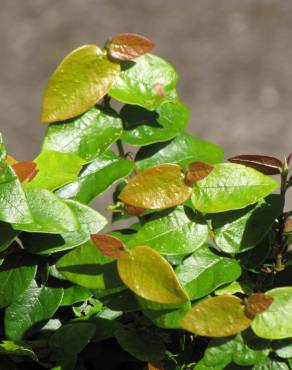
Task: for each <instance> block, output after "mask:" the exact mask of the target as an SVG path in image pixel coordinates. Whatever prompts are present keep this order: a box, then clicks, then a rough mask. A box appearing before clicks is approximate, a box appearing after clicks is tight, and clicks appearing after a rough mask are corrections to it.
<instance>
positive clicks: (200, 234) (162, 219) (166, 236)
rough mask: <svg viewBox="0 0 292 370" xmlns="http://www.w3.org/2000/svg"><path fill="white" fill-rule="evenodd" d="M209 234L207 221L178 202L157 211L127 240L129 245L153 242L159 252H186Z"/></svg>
mask: <svg viewBox="0 0 292 370" xmlns="http://www.w3.org/2000/svg"><path fill="white" fill-rule="evenodd" d="M207 238H208V227H207V225H206V224H205V223H204V222H203V221H201V220H199V219H198V217H196V216H195V215H194V213H193V212H192V211H191V209H189V208H187V207H182V206H178V207H177V208H176V209H175V210H171V211H169V210H167V211H163V212H160V213H157V214H155V215H154V217H152V218H150V220H149V221H148V222H146V223H145V224H144V225H143V226H142V227H141V229H139V231H138V232H137V233H136V234H134V236H133V237H132V238H130V240H129V241H128V242H127V246H128V247H129V248H133V247H135V246H137V245H149V246H150V247H151V248H153V249H155V250H156V251H157V252H159V253H164V254H186V253H191V252H193V251H194V250H196V249H197V248H199V247H200V246H201V245H202V244H203V243H205V241H206V240H207Z"/></svg>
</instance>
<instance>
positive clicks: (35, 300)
mask: <svg viewBox="0 0 292 370" xmlns="http://www.w3.org/2000/svg"><path fill="white" fill-rule="evenodd" d="M62 296H63V289H60V288H49V287H46V286H41V287H38V286H37V284H36V283H35V282H34V281H33V282H32V283H31V284H30V286H29V287H28V288H27V290H25V291H24V292H23V293H22V294H21V295H19V296H18V297H17V299H16V300H15V301H14V302H13V303H12V304H11V305H10V306H9V307H7V308H6V311H5V316H4V327H5V334H6V337H7V338H9V339H12V340H18V339H21V338H22V337H23V336H24V335H27V334H28V330H30V329H33V325H36V324H38V325H42V324H43V322H44V321H46V320H48V319H50V318H51V317H52V316H53V314H54V313H55V311H56V310H57V308H58V307H59V304H60V303H61V300H62Z"/></svg>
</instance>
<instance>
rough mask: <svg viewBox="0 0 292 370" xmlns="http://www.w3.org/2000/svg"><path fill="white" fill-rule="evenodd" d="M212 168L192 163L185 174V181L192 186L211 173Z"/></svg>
mask: <svg viewBox="0 0 292 370" xmlns="http://www.w3.org/2000/svg"><path fill="white" fill-rule="evenodd" d="M213 168H214V167H213V166H211V165H210V164H208V163H204V162H192V163H191V164H190V165H189V167H188V170H187V172H186V181H187V182H188V183H189V184H192V185H193V184H194V182H195V181H199V180H203V179H204V178H205V177H207V176H208V175H209V173H211V172H212V171H213Z"/></svg>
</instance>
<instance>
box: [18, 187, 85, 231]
mask: <svg viewBox="0 0 292 370" xmlns="http://www.w3.org/2000/svg"><path fill="white" fill-rule="evenodd" d="M25 194H26V197H27V201H28V204H29V207H30V211H31V214H32V219H33V222H32V223H30V224H18V223H17V224H16V223H15V224H13V225H12V226H13V228H14V229H16V230H23V231H28V232H42V233H53V234H58V233H63V232H67V231H75V230H78V229H79V228H80V225H79V222H78V220H77V218H76V217H75V215H74V213H73V212H72V210H71V209H70V207H69V206H68V205H67V204H66V203H65V201H64V200H63V199H61V198H59V197H58V196H57V195H55V194H54V193H52V192H50V191H49V190H45V189H38V188H34V187H29V186H28V187H26V189H25Z"/></svg>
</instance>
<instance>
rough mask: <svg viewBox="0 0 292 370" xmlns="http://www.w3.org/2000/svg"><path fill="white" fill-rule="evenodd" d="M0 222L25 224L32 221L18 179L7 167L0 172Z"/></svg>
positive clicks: (4, 166)
mask: <svg viewBox="0 0 292 370" xmlns="http://www.w3.org/2000/svg"><path fill="white" fill-rule="evenodd" d="M0 204H1V207H0V220H1V221H4V222H9V223H10V222H11V223H12V222H15V223H16V222H18V223H23V224H25V223H26V224H27V223H29V222H31V221H32V218H31V213H30V210H29V206H28V204H27V199H26V196H25V193H24V191H23V189H22V187H21V184H20V182H19V180H18V177H17V176H16V174H15V173H14V171H13V170H12V169H11V167H9V166H7V165H3V167H2V169H1V171H0Z"/></svg>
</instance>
